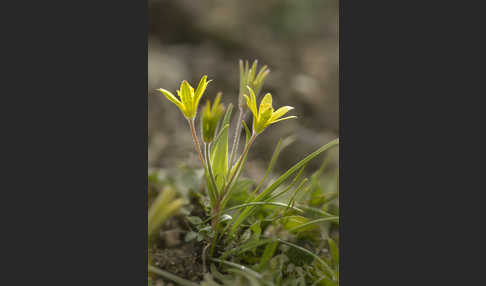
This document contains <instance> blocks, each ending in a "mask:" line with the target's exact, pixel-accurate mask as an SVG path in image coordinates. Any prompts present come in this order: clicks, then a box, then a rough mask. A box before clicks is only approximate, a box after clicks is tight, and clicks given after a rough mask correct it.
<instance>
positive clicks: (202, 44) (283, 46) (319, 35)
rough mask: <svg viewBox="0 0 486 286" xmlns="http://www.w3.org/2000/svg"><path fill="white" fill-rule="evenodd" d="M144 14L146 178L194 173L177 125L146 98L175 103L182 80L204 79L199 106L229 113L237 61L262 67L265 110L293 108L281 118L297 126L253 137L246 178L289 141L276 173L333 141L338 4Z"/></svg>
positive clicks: (155, 7)
mask: <svg viewBox="0 0 486 286" xmlns="http://www.w3.org/2000/svg"><path fill="white" fill-rule="evenodd" d="M148 13H149V35H148V36H149V38H148V90H149V99H148V103H149V106H148V128H149V130H148V136H149V137H148V164H149V167H150V168H169V169H170V168H174V167H177V166H181V164H183V163H184V164H187V165H191V166H199V165H198V164H199V161H198V158H197V155H196V153H195V151H194V147H193V144H192V138H191V135H190V131H189V128H188V126H187V122H186V120H185V119H184V117H183V116H182V114H181V113H180V111H179V110H178V109H177V108H176V106H175V105H174V104H172V103H171V102H169V101H168V100H167V99H166V98H165V97H163V96H162V95H161V94H160V93H159V92H156V91H154V89H156V88H165V89H168V90H170V91H172V92H173V93H174V94H175V90H176V89H178V87H179V85H180V83H181V81H182V80H184V79H185V80H188V81H189V82H190V83H191V84H192V85H193V86H197V83H198V81H199V79H200V78H201V76H202V75H203V74H207V75H208V77H209V79H213V82H211V83H210V84H209V86H208V89H207V90H206V93H205V95H204V96H203V99H202V101H201V104H200V106H202V104H204V103H205V101H206V99H208V98H209V99H211V100H212V99H214V97H215V96H216V93H217V92H218V91H222V92H223V97H222V101H223V103H224V104H225V105H226V106H227V105H228V104H229V103H230V102H231V103H233V105H236V104H237V96H238V87H239V67H238V60H239V59H243V60H246V59H248V60H250V61H253V60H254V59H257V60H258V62H259V67H261V66H263V65H268V66H269V68H270V70H271V72H270V74H269V76H268V77H267V78H266V81H265V84H264V86H263V90H262V94H264V93H266V92H270V93H272V95H273V98H274V107H280V106H282V105H290V106H293V107H295V110H293V111H291V112H290V113H289V115H297V116H298V119H292V120H287V121H283V122H280V123H278V124H275V125H272V126H270V127H269V128H267V129H266V130H265V131H264V132H263V133H262V134H261V135H260V136H259V137H258V139H257V141H256V142H255V145H254V147H253V148H252V150H251V151H250V154H249V160H248V163H247V166H246V168H245V169H246V172H247V173H246V175H247V176H249V177H252V178H254V179H258V178H261V176H263V173H264V171H265V169H266V166H267V164H268V162H269V161H270V158H271V155H272V152H273V149H274V148H275V146H276V145H277V142H278V139H279V138H284V137H287V136H289V135H293V136H294V138H295V142H294V143H292V145H290V146H289V147H288V148H287V149H285V151H284V152H283V153H282V155H281V156H280V158H279V161H278V165H277V167H276V171H277V172H278V171H281V170H283V169H284V168H288V167H289V166H291V165H293V164H294V163H296V162H297V161H299V160H300V159H302V158H303V157H305V156H306V155H307V154H309V153H311V152H313V151H314V150H316V149H317V148H319V147H320V146H322V145H323V144H325V143H327V142H329V141H330V140H332V139H334V138H336V137H338V134H339V130H338V126H339V100H338V99H339V90H338V87H339V82H338V80H339V75H338V68H339V66H338V61H339V46H338V0H265V1H241V0H240V1H238V0H177V1H176V0H149V11H148ZM260 99H261V97H260ZM236 111H237V108H236V109H234V111H233V118H234V117H235V115H236ZM248 119H249V118H248ZM247 122H251V121H249V120H247ZM198 126H199V125H198ZM249 126H250V125H249ZM232 132H234V131H232ZM232 132H230V136H232V135H233V133H232ZM242 138H244V136H242ZM230 142H232V138H230ZM240 146H241V144H240ZM337 153H338V151H337V148H334V149H333V151H332V152H331V153H330V154H329V155H330V156H331V157H332V162H333V164H334V165H337V164H338V154H337ZM321 162H322V161H321V160H314V162H312V163H311V164H310V166H309V167H308V168H307V169H308V170H309V172H310V171H312V170H315V169H316V168H318V166H319V165H320V164H321Z"/></svg>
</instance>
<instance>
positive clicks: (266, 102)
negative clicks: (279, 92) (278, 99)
mask: <svg viewBox="0 0 486 286" xmlns="http://www.w3.org/2000/svg"><path fill="white" fill-rule="evenodd" d="M268 109H271V110H272V112H273V108H272V95H271V94H270V93H267V94H265V97H263V99H262V101H261V102H260V109H259V110H258V117H260V116H262V114H263V113H264V112H266V111H267V110H268ZM272 112H271V113H270V114H272Z"/></svg>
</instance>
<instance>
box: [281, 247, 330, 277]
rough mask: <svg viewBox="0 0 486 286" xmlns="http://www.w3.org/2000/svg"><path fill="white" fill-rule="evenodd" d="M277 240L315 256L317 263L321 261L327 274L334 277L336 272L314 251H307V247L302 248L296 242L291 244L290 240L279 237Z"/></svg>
mask: <svg viewBox="0 0 486 286" xmlns="http://www.w3.org/2000/svg"><path fill="white" fill-rule="evenodd" d="M277 241H279V242H281V243H283V244H286V245H288V246H291V247H293V248H295V249H298V250H300V251H302V252H305V253H307V254H309V255H311V256H312V257H314V258H315V259H316V260H317V261H319V263H321V264H322V266H324V267H325V268H326V270H327V271H328V272H329V274H331V276H332V278H333V279H335V277H336V274H335V273H334V270H332V269H331V267H329V264H327V263H326V262H325V261H324V260H322V259H321V258H320V257H319V256H317V255H316V254H315V253H313V252H311V251H309V250H308V249H305V248H303V247H301V246H298V245H296V244H293V243H291V242H288V241H285V240H282V239H279V238H277Z"/></svg>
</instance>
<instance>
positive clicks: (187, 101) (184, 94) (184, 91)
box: [179, 80, 192, 107]
mask: <svg viewBox="0 0 486 286" xmlns="http://www.w3.org/2000/svg"><path fill="white" fill-rule="evenodd" d="M190 87H191V86H190V85H189V83H188V82H187V81H185V80H184V81H182V83H181V89H180V90H181V92H180V93H179V96H180V97H181V101H182V103H183V104H184V106H186V107H188V106H189V105H191V103H192V96H191V88H190Z"/></svg>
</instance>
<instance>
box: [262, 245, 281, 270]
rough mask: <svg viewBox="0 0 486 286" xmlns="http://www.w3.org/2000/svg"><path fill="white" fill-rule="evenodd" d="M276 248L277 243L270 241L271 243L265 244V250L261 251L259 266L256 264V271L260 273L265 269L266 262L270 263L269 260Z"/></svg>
mask: <svg viewBox="0 0 486 286" xmlns="http://www.w3.org/2000/svg"><path fill="white" fill-rule="evenodd" d="M277 246H278V241H272V242H271V243H269V244H267V246H266V247H265V250H264V251H263V255H262V258H261V260H260V264H258V271H262V270H263V269H264V268H265V266H266V265H267V263H268V261H270V259H271V258H272V257H273V255H274V254H275V251H276V250H277Z"/></svg>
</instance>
